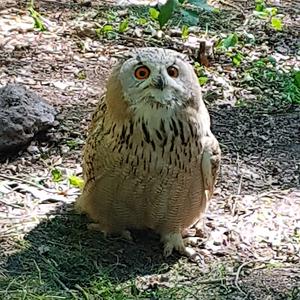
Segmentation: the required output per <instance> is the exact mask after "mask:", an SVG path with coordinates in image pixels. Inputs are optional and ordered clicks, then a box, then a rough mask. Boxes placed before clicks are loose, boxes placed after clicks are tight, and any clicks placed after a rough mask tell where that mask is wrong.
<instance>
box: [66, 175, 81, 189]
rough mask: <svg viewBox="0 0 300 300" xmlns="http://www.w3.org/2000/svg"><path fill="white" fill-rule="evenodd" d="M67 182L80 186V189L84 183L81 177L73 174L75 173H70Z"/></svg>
mask: <svg viewBox="0 0 300 300" xmlns="http://www.w3.org/2000/svg"><path fill="white" fill-rule="evenodd" d="M69 183H70V185H72V186H74V187H77V188H80V189H82V188H83V185H84V181H83V179H82V178H80V177H78V176H75V175H72V176H70V177H69Z"/></svg>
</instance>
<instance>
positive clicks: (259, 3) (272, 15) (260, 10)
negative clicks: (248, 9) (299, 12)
mask: <svg viewBox="0 0 300 300" xmlns="http://www.w3.org/2000/svg"><path fill="white" fill-rule="evenodd" d="M255 3H256V5H255V11H254V15H256V16H258V17H259V18H261V19H265V20H266V21H267V22H268V23H269V24H270V26H271V27H272V28H273V29H275V30H277V31H280V30H282V29H283V23H282V20H281V19H280V18H278V17H276V15H277V8H276V7H267V6H266V3H265V1H264V0H256V1H255Z"/></svg>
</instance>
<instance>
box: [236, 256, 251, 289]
mask: <svg viewBox="0 0 300 300" xmlns="http://www.w3.org/2000/svg"><path fill="white" fill-rule="evenodd" d="M253 262H254V261H247V262H244V263H242V264H241V265H240V266H239V268H238V270H237V272H236V275H235V279H234V285H235V286H236V288H237V289H238V290H239V292H241V293H242V294H243V295H247V293H246V292H244V291H243V290H242V289H241V287H240V285H239V278H240V274H241V271H242V269H243V268H244V267H245V266H247V265H249V264H251V263H253Z"/></svg>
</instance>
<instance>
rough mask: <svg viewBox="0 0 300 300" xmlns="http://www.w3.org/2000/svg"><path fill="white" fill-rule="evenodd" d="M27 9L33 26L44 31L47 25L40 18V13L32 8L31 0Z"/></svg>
mask: <svg viewBox="0 0 300 300" xmlns="http://www.w3.org/2000/svg"><path fill="white" fill-rule="evenodd" d="M28 11H29V14H30V16H31V17H32V18H33V20H34V28H37V29H38V30H40V31H46V30H47V27H46V25H45V24H44V21H43V20H42V16H41V14H40V13H39V12H37V11H36V10H35V9H34V2H33V1H31V2H30V6H29V8H28Z"/></svg>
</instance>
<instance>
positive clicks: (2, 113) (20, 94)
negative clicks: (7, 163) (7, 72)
mask: <svg viewBox="0 0 300 300" xmlns="http://www.w3.org/2000/svg"><path fill="white" fill-rule="evenodd" d="M55 115H56V111H55V109H54V108H53V107H52V106H51V105H49V104H47V103H46V102H45V101H44V100H43V99H42V98H41V97H40V96H38V95H37V94H36V93H34V92H32V91H29V90H28V89H26V88H25V87H23V86H21V85H15V84H9V85H7V86H5V87H2V88H0V153H1V154H2V155H3V154H5V153H9V154H10V153H12V152H15V151H17V150H19V149H21V148H22V147H24V146H26V145H27V144H29V143H30V141H31V140H32V139H33V138H34V137H35V136H36V134H38V133H40V132H44V131H46V130H47V129H48V128H50V127H52V126H53V125H54V124H55ZM2 158H3V157H2Z"/></svg>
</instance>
